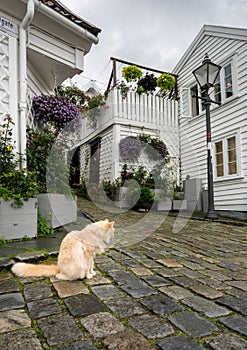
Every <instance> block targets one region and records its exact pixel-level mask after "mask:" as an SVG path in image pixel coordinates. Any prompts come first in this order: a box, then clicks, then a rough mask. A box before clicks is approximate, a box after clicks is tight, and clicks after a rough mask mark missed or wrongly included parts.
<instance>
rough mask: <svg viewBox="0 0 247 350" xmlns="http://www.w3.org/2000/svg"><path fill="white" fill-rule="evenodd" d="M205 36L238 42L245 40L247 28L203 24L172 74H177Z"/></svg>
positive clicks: (246, 38)
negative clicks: (236, 40)
mask: <svg viewBox="0 0 247 350" xmlns="http://www.w3.org/2000/svg"><path fill="white" fill-rule="evenodd" d="M205 35H209V36H221V37H226V38H229V37H230V38H232V39H234V38H237V39H239V40H247V28H240V27H227V26H218V25H208V24H204V25H203V26H202V28H201V29H200V31H199V33H198V34H197V35H196V37H195V38H194V40H193V41H192V43H191V44H190V46H189V47H188V48H187V50H186V51H185V53H184V54H183V55H182V57H181V58H180V60H179V61H178V63H177V64H176V66H175V67H174V69H173V70H172V72H173V73H175V74H179V71H180V69H181V67H182V66H183V65H184V63H185V61H186V60H187V58H188V56H189V55H190V54H191V53H192V52H193V51H194V50H195V49H196V47H197V44H198V43H199V42H200V41H201V40H202V38H203V37H204V36H205Z"/></svg>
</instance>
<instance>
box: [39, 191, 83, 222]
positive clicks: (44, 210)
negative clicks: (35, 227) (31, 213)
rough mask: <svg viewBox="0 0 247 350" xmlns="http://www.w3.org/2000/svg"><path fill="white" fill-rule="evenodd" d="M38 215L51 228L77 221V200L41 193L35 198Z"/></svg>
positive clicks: (61, 195)
mask: <svg viewBox="0 0 247 350" xmlns="http://www.w3.org/2000/svg"><path fill="white" fill-rule="evenodd" d="M37 198H38V208H39V213H40V215H41V216H42V217H43V218H45V219H46V220H47V222H48V224H49V225H50V226H52V227H53V228H56V227H60V226H63V225H66V224H69V223H71V222H74V221H76V220H77V200H76V198H75V199H73V198H70V197H67V196H65V195H64V194H58V193H41V194H39V195H38V196H37Z"/></svg>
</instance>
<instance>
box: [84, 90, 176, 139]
mask: <svg viewBox="0 0 247 350" xmlns="http://www.w3.org/2000/svg"><path fill="white" fill-rule="evenodd" d="M177 108H178V107H177V101H176V100H174V99H169V98H163V97H161V96H158V95H151V94H149V95H147V94H145V93H143V94H138V93H136V92H133V91H130V92H128V93H127V96H126V98H123V96H122V95H121V93H120V90H119V89H117V88H116V87H115V88H113V89H111V90H110V91H109V94H108V96H107V100H106V105H105V106H102V107H100V109H99V108H95V110H91V111H90V117H87V118H84V119H83V122H82V132H81V140H82V141H83V143H84V142H88V141H89V140H90V139H92V138H94V137H95V136H96V135H98V134H99V133H100V132H101V131H103V130H105V129H106V128H108V127H110V126H111V125H113V124H119V125H121V124H122V125H130V126H136V127H139V128H146V129H150V130H153V129H154V130H156V129H158V130H163V131H167V132H170V131H171V130H173V131H176V130H177V129H178V111H177Z"/></svg>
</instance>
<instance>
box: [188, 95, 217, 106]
mask: <svg viewBox="0 0 247 350" xmlns="http://www.w3.org/2000/svg"><path fill="white" fill-rule="evenodd" d="M192 97H193V98H199V100H202V101H204V102H210V103H215V104H216V105H218V106H220V105H221V102H217V101H214V100H211V99H210V98H209V99H208V98H205V97H201V96H198V95H196V94H194V95H192Z"/></svg>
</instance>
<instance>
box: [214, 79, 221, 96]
mask: <svg viewBox="0 0 247 350" xmlns="http://www.w3.org/2000/svg"><path fill="white" fill-rule="evenodd" d="M214 98H215V101H216V102H219V103H220V102H221V88H220V74H219V75H218V78H217V79H216V82H215V85H214Z"/></svg>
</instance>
